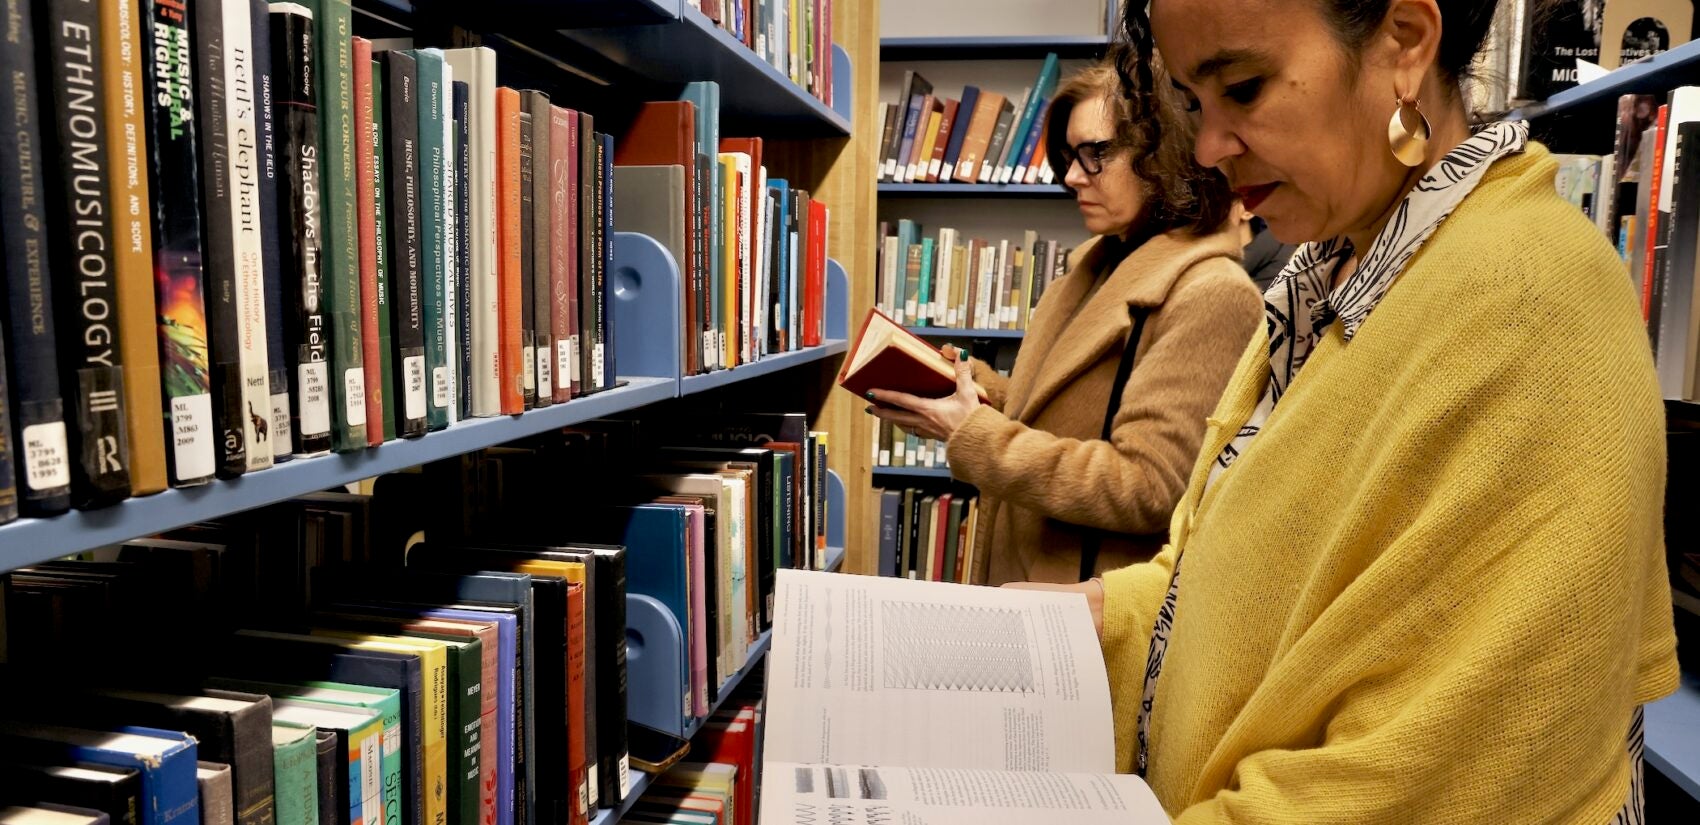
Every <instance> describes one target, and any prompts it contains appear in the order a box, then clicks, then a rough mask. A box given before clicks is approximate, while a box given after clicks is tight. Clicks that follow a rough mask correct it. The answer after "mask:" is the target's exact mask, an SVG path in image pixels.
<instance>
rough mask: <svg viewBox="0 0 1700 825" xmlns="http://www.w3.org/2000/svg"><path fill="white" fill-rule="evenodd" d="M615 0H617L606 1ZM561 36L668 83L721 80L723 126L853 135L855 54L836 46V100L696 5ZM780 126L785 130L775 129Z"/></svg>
mask: <svg viewBox="0 0 1700 825" xmlns="http://www.w3.org/2000/svg"><path fill="white" fill-rule="evenodd" d="M604 2H612V0H604ZM561 36H562V37H565V38H566V39H567V40H569V41H572V42H575V43H578V44H580V45H582V46H585V47H588V48H590V49H593V50H595V51H596V52H599V53H600V54H602V55H603V56H604V57H605V58H607V59H608V60H609V61H611V62H613V63H614V64H615V65H617V66H619V67H620V68H622V69H624V70H626V71H629V72H631V73H633V74H635V75H638V76H640V77H645V78H648V79H649V80H652V81H656V82H662V83H681V84H682V83H685V82H688V81H695V80H713V81H717V82H718V83H719V84H720V106H721V127H722V133H723V134H731V133H732V132H726V131H725V130H726V129H727V128H728V127H730V128H732V129H747V128H750V127H756V131H757V132H766V133H767V134H768V136H772V137H781V136H783V137H786V138H792V137H820V136H832V137H842V136H845V135H849V134H850V122H851V119H850V116H849V101H850V100H851V99H852V96H853V94H854V90H853V88H852V86H851V82H852V80H851V71H850V57H849V54H848V53H847V52H845V51H844V50H843V49H842V48H840V47H838V46H837V45H836V44H835V45H833V46H832V54H831V59H832V61H833V77H832V82H833V98H834V100H835V101H836V102H838V103H839V106H838V107H837V108H834V107H833V106H830V105H828V104H827V103H826V102H825V101H823V100H821V99H819V98H817V97H815V96H814V95H812V94H809V92H808V91H807V90H806V89H804V88H803V87H801V86H799V85H797V84H796V83H793V82H792V81H791V78H790V77H788V76H786V75H784V74H781V73H780V71H779V70H778V69H776V68H774V67H773V65H772V64H770V63H768V62H767V61H765V60H763V59H761V56H760V55H758V54H756V53H755V51H754V50H752V49H750V48H749V47H747V46H745V45H744V44H743V41H740V40H738V39H737V38H735V37H733V36H732V34H731V33H730V32H728V31H726V30H724V29H722V28H720V27H719V26H717V25H715V23H714V21H712V20H710V19H709V18H708V16H707V15H705V14H703V13H702V12H701V11H700V10H698V9H697V8H696V7H695V6H694V5H693V4H690V3H681V4H679V5H678V12H677V14H676V15H675V19H673V20H670V21H666V22H661V23H657V24H653V25H639V26H587V27H577V26H575V27H572V28H562V29H561ZM773 127H779V128H773Z"/></svg>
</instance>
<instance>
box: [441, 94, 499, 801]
mask: <svg viewBox="0 0 1700 825" xmlns="http://www.w3.org/2000/svg"><path fill="white" fill-rule="evenodd" d="M470 95H471V90H470V87H469V86H468V85H467V84H466V82H465V81H462V80H457V81H455V82H454V134H455V147H454V149H455V156H456V157H455V176H456V177H457V178H458V180H456V181H455V198H456V200H458V201H459V205H458V206H457V207H456V208H455V214H456V215H460V216H461V219H460V220H459V221H456V222H455V226H454V231H455V232H456V233H457V234H458V237H457V238H456V242H455V256H456V258H457V260H456V261H455V267H456V269H457V271H458V272H459V274H460V277H459V278H458V279H457V280H456V282H455V287H456V289H457V290H458V292H459V293H460V294H459V295H458V296H457V297H456V302H455V308H456V309H457V310H458V311H459V313H460V318H459V319H458V322H457V325H456V327H455V332H456V333H457V334H458V335H459V337H460V352H459V355H460V359H459V361H460V363H459V364H458V365H457V367H456V369H458V370H459V374H460V381H458V382H456V384H455V386H456V387H457V388H459V390H460V399H459V400H460V417H461V418H471V417H472V221H471V219H470V218H468V217H467V216H469V215H471V214H472V178H471V172H472V109H471V103H470V100H471V98H470ZM509 816H510V817H511V816H512V814H511V812H510V814H509ZM507 825H511V823H508V824H507Z"/></svg>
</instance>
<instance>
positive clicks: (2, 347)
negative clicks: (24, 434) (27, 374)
mask: <svg viewBox="0 0 1700 825" xmlns="http://www.w3.org/2000/svg"><path fill="white" fill-rule="evenodd" d="M10 407H11V403H10V400H9V398H8V396H7V395H6V342H5V340H4V339H3V338H0V524H5V523H6V522H8V521H12V520H13V519H16V518H17V517H18V484H17V480H16V478H15V477H14V476H13V475H12V452H13V451H14V449H15V448H14V447H13V446H12V413H11V410H10Z"/></svg>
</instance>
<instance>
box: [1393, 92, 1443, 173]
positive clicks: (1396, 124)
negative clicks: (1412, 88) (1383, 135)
mask: <svg viewBox="0 0 1700 825" xmlns="http://www.w3.org/2000/svg"><path fill="white" fill-rule="evenodd" d="M1395 102H1396V103H1398V104H1399V106H1398V108H1397V109H1394V110H1393V118H1392V120H1390V121H1388V123H1387V146H1388V148H1389V149H1391V150H1392V151H1393V157H1395V158H1398V160H1399V162H1400V163H1402V164H1404V165H1405V166H1407V167H1410V168H1413V169H1414V168H1416V167H1418V166H1421V165H1423V161H1424V160H1425V159H1427V157H1428V139H1429V135H1431V134H1432V133H1433V130H1432V129H1431V128H1430V127H1429V124H1428V117H1427V116H1426V115H1424V114H1423V109H1422V103H1421V101H1419V100H1417V99H1416V98H1411V99H1409V100H1406V99H1405V98H1404V97H1403V96H1400V97H1398V98H1397V99H1396V100H1395Z"/></svg>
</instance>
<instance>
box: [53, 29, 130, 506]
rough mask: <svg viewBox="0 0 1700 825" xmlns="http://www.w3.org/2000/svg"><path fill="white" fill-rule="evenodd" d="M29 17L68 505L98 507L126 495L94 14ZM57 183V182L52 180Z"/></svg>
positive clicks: (107, 162)
mask: <svg viewBox="0 0 1700 825" xmlns="http://www.w3.org/2000/svg"><path fill="white" fill-rule="evenodd" d="M37 8H38V10H39V11H41V12H45V13H44V14H42V15H41V17H40V18H38V19H37V20H36V22H37V24H39V25H41V26H42V29H43V31H42V32H41V35H40V36H39V37H38V39H37V42H38V43H40V44H42V45H43V46H45V48H44V49H43V50H42V51H40V52H38V53H37V57H38V58H39V59H40V60H41V67H40V70H41V72H42V74H44V75H46V76H47V77H48V78H49V79H50V83H49V84H48V88H50V89H51V95H52V105H51V106H49V107H44V108H46V109H47V110H48V111H49V113H50V115H51V117H50V118H49V121H48V123H47V128H46V129H44V130H43V132H42V138H43V139H44V140H43V144H44V147H46V151H44V152H43V156H44V157H46V158H50V159H52V160H56V161H57V162H58V163H59V164H60V168H61V170H62V173H61V175H59V176H58V177H57V178H56V179H54V178H50V179H49V186H48V187H47V190H46V192H47V215H48V221H49V224H48V225H49V226H50V227H52V229H51V230H50V231H49V234H48V239H49V257H50V258H51V260H52V262H53V268H54V269H55V270H57V271H59V272H60V273H61V275H60V277H58V278H56V279H54V281H55V283H54V286H55V288H56V289H57V290H58V295H57V296H56V297H57V298H58V299H59V300H58V301H57V302H56V303H57V305H58V306H57V307H56V308H57V310H58V312H59V317H58V318H57V319H56V320H57V322H58V323H57V324H56V326H57V331H58V333H59V344H60V346H59V353H60V356H61V358H60V362H59V368H60V373H61V374H60V381H61V382H62V383H63V384H64V389H65V394H66V397H67V398H69V399H70V405H71V411H72V422H71V423H72V426H71V427H70V433H69V434H70V446H71V455H72V456H73V460H72V462H71V505H72V506H74V507H79V508H89V507H100V506H102V505H106V504H111V503H113V502H115V501H118V500H121V499H123V498H125V497H126V496H128V495H129V494H130V474H129V471H128V464H129V444H128V443H127V439H126V432H125V427H124V368H123V354H122V352H121V351H120V350H119V349H118V348H117V346H116V345H117V342H118V340H119V337H120V327H119V322H118V317H117V314H116V311H115V308H116V306H117V303H118V290H117V288H116V286H115V284H114V283H113V280H112V277H111V276H112V270H113V254H112V241H113V237H112V216H111V214H110V210H109V206H110V204H111V192H112V180H111V173H112V157H111V155H110V153H109V152H108V151H107V144H106V134H107V129H109V128H110V123H109V122H108V121H107V119H106V101H105V85H106V83H105V79H104V78H103V76H102V73H101V67H102V60H101V55H100V51H99V43H98V33H99V32H100V20H99V14H98V11H97V9H96V8H95V6H94V5H93V4H91V3H87V2H81V0H49V2H45V3H41V4H38V7H37ZM53 184H58V185H53Z"/></svg>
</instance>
